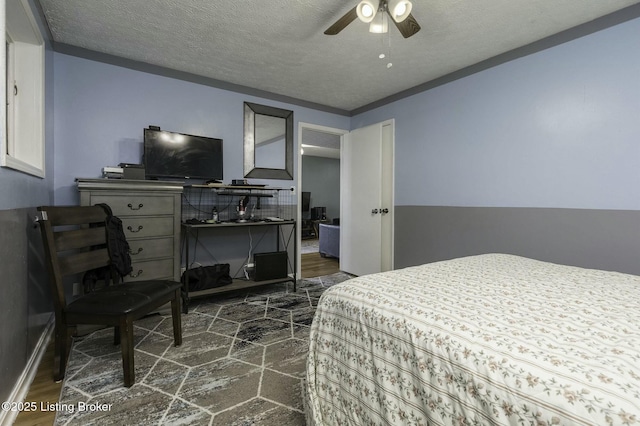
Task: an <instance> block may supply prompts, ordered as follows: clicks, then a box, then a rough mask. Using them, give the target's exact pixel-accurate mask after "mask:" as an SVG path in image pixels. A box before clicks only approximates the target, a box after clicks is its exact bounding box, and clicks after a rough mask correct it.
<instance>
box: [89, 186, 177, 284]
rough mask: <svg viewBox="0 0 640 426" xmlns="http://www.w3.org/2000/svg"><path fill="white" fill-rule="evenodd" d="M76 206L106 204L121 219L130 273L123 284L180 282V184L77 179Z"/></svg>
mask: <svg viewBox="0 0 640 426" xmlns="http://www.w3.org/2000/svg"><path fill="white" fill-rule="evenodd" d="M77 184H78V190H79V191H80V204H81V205H83V206H87V205H94V204H99V203H106V204H108V205H109V206H110V207H111V210H112V211H113V214H114V215H115V216H118V217H119V218H120V219H122V225H123V228H124V232H125V235H126V236H127V241H128V242H129V246H130V249H131V262H132V266H133V271H132V272H131V274H129V276H127V277H125V281H136V280H149V279H172V280H175V281H180V214H181V195H182V182H177V183H176V182H162V181H149V180H121V179H111V180H109V179H77Z"/></svg>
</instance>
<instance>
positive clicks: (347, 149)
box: [340, 120, 394, 276]
mask: <svg viewBox="0 0 640 426" xmlns="http://www.w3.org/2000/svg"><path fill="white" fill-rule="evenodd" d="M393 124H394V123H393V120H390V121H385V122H383V123H378V124H374V125H371V126H367V127H363V128H361V129H357V130H354V131H352V132H350V133H349V134H347V135H346V137H345V140H344V142H343V145H342V150H341V154H340V157H341V162H340V174H341V177H340V186H341V191H340V195H341V202H340V210H341V212H340V269H341V270H342V271H345V272H348V273H351V274H354V275H358V276H360V275H367V274H372V273H376V272H381V271H387V270H390V269H393V133H394V131H393Z"/></svg>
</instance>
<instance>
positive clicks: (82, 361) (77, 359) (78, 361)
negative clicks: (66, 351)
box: [64, 349, 93, 379]
mask: <svg viewBox="0 0 640 426" xmlns="http://www.w3.org/2000/svg"><path fill="white" fill-rule="evenodd" d="M71 352H72V355H70V356H69V360H68V361H67V367H66V371H65V374H64V375H65V377H66V378H67V379H70V378H72V377H73V376H74V375H75V374H76V373H77V372H78V371H80V370H81V369H82V368H84V367H85V366H86V365H87V364H89V362H90V361H91V360H92V359H93V358H92V357H90V356H89V355H85V354H83V353H82V352H79V351H76V350H74V349H72V350H71Z"/></svg>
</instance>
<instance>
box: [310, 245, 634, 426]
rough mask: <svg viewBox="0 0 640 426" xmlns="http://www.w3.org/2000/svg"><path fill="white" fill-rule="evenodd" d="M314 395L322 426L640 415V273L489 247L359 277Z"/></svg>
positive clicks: (317, 341) (327, 313)
mask: <svg viewBox="0 0 640 426" xmlns="http://www.w3.org/2000/svg"><path fill="white" fill-rule="evenodd" d="M305 393H306V404H307V405H306V410H307V418H308V422H309V423H310V424H315V425H332V426H333V425H341V424H342V425H453V424H456V425H492V424H496V425H622V424H640V277H638V276H633V275H627V274H621V273H616V272H606V271H600V270H592V269H583V268H577V267H571V266H564V265H556V264H552V263H547V262H541V261H536V260H532V259H527V258H523V257H518V256H512V255H504V254H488V255H480V256H471V257H466V258H460V259H454V260H449V261H444V262H435V263H431V264H427V265H422V266H416V267H410V268H406V269H402V270H397V271H391V272H385V273H380V274H373V275H368V276H362V277H358V278H354V279H351V280H349V281H346V282H344V283H341V284H338V285H335V286H333V287H332V288H330V289H328V290H327V291H326V292H325V293H324V294H323V295H322V297H321V299H320V301H319V303H318V307H317V311H316V314H315V317H314V320H313V323H312V326H311V333H310V343H309V355H308V359H307V376H306V382H305Z"/></svg>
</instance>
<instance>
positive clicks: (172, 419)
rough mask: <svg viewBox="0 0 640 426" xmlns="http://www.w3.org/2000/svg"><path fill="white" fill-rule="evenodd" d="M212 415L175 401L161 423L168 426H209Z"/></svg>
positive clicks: (178, 400) (194, 406)
mask: <svg viewBox="0 0 640 426" xmlns="http://www.w3.org/2000/svg"><path fill="white" fill-rule="evenodd" d="M211 417H212V415H211V414H209V413H207V412H206V411H204V410H203V409H201V408H200V407H198V406H196V405H193V404H189V403H186V402H184V401H182V400H180V399H174V400H173V402H172V403H171V407H169V412H168V413H167V417H166V418H165V419H164V421H163V422H162V423H161V424H162V425H168V426H180V425H185V426H199V425H202V426H204V425H209V423H210V422H211Z"/></svg>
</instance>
